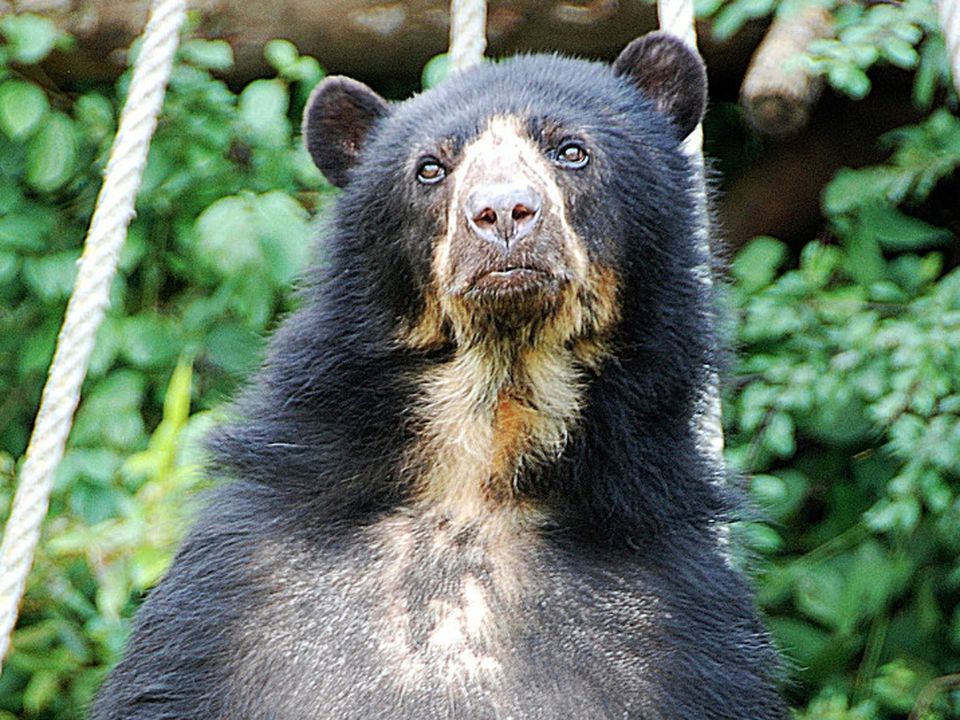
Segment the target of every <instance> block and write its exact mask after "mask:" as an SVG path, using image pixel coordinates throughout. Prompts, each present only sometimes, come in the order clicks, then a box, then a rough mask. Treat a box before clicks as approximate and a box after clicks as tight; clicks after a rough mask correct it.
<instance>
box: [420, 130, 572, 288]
mask: <svg viewBox="0 0 960 720" xmlns="http://www.w3.org/2000/svg"><path fill="white" fill-rule="evenodd" d="M555 172H556V170H555V169H554V168H552V167H551V165H550V163H549V162H548V161H547V159H546V158H545V157H544V155H543V153H542V151H541V150H540V148H538V147H537V146H536V145H535V144H534V143H533V141H532V140H530V138H529V137H527V136H526V133H525V131H524V130H523V128H522V127H521V124H520V122H519V120H518V119H517V118H515V117H500V116H495V117H493V118H491V120H490V122H489V124H488V126H487V129H486V130H485V131H484V132H483V133H482V134H481V135H480V137H478V138H477V139H476V140H474V141H473V142H472V143H470V144H469V145H468V146H467V147H466V148H465V149H464V150H463V156H462V158H461V160H460V163H459V164H458V166H457V167H456V169H455V170H454V171H453V173H452V178H451V179H452V180H453V189H452V191H451V194H450V198H451V200H450V205H449V207H448V209H447V228H446V234H445V235H444V237H443V238H442V239H441V241H440V242H439V243H438V244H437V247H436V250H435V253H434V268H435V270H436V273H437V278H438V279H439V281H440V284H441V287H442V288H443V289H444V290H447V291H448V292H451V291H454V292H455V291H458V290H462V289H463V288H461V287H458V286H457V285H456V284H455V278H453V277H452V276H451V269H452V268H451V248H452V247H453V246H454V243H455V242H456V236H457V235H458V233H461V232H462V231H463V229H464V220H463V213H462V208H463V205H464V203H465V202H466V199H467V196H468V195H469V191H470V189H471V188H473V187H474V186H475V185H477V184H478V183H483V182H497V181H501V180H506V179H512V180H518V179H525V180H527V181H528V182H530V183H531V184H532V185H533V186H534V187H536V188H538V189H539V190H540V191H541V192H543V193H544V194H545V195H546V198H545V200H546V202H545V203H544V204H545V206H546V209H547V211H548V212H549V213H551V214H552V215H553V216H554V219H555V221H556V222H557V223H558V224H559V227H560V230H561V232H560V233H559V235H560V238H561V239H562V242H563V249H564V251H565V254H567V255H568V258H569V261H570V267H569V268H567V270H568V272H571V273H572V275H573V276H574V279H575V280H581V281H582V280H583V279H585V277H586V273H587V268H588V258H587V254H586V251H585V249H584V245H583V242H582V241H581V240H580V238H579V236H578V235H577V233H576V232H575V230H574V229H573V227H572V226H571V225H570V223H569V220H568V219H567V213H566V199H565V198H564V196H563V192H562V191H561V189H560V187H559V186H558V185H557V183H556V181H555V180H554V178H553V174H554V173H555Z"/></svg>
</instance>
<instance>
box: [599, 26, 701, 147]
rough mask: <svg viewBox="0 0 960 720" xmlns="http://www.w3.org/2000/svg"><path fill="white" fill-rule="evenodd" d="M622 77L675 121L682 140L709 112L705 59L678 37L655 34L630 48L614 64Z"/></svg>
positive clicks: (650, 34)
mask: <svg viewBox="0 0 960 720" xmlns="http://www.w3.org/2000/svg"><path fill="white" fill-rule="evenodd" d="M613 71H614V72H615V73H616V74H617V75H622V76H624V77H626V78H627V79H628V80H630V81H631V82H633V84H634V85H635V86H636V87H637V88H638V89H639V90H640V91H641V92H642V93H643V94H644V95H646V96H647V97H648V98H649V99H650V100H652V101H653V104H654V106H655V107H656V108H657V110H659V111H660V112H662V113H663V114H664V115H666V116H667V117H668V118H670V119H671V120H672V121H673V124H674V127H676V128H677V134H678V136H679V139H681V140H682V139H683V138H685V137H686V136H687V135H689V134H690V133H691V132H692V131H693V129H694V128H695V127H696V126H697V123H699V122H700V120H702V119H703V113H704V111H705V110H706V109H707V70H706V68H705V67H704V65H703V60H701V59H700V56H699V55H698V54H697V53H696V51H695V50H691V49H690V48H689V47H687V45H686V44H685V43H684V42H683V40H681V39H680V38H678V37H674V36H673V35H670V34H668V33H665V32H652V33H647V34H646V35H642V36H640V37H638V38H637V39H636V40H634V41H633V42H631V43H630V44H629V45H627V46H626V47H625V48H624V49H623V52H621V53H620V56H619V57H618V58H617V59H616V60H614V61H613Z"/></svg>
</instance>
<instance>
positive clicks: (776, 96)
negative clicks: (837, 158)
mask: <svg viewBox="0 0 960 720" xmlns="http://www.w3.org/2000/svg"><path fill="white" fill-rule="evenodd" d="M832 28H833V25H832V23H831V21H830V15H829V13H828V12H827V11H826V10H825V9H824V8H822V7H820V6H818V5H807V6H805V7H803V8H801V9H800V10H798V11H795V12H791V13H784V14H782V15H779V16H778V17H777V18H776V19H775V20H774V21H773V23H772V24H771V25H770V28H769V30H767V34H766V36H765V37H764V39H763V42H761V43H760V45H759V47H757V50H756V52H755V53H754V54H753V58H752V60H751V61H750V66H749V68H748V69H747V74H746V76H745V77H744V79H743V85H742V86H741V90H740V103H741V105H742V106H743V109H744V113H745V114H746V117H747V122H749V123H750V125H751V126H752V127H753V128H754V129H756V130H757V131H758V132H760V133H762V134H764V135H768V136H772V137H778V138H786V137H790V136H792V135H795V134H796V133H797V132H799V131H800V130H801V129H802V128H804V127H805V126H806V124H807V122H808V121H809V119H810V113H811V111H812V109H813V106H814V105H815V104H816V102H817V99H818V98H819V97H820V91H821V89H822V87H823V81H822V78H820V77H819V76H814V75H812V74H811V73H810V72H809V71H808V70H807V69H806V68H803V67H800V66H797V65H795V64H794V65H793V66H791V65H790V61H791V60H792V59H793V58H795V57H796V56H797V55H798V54H799V53H801V52H803V51H804V50H805V49H806V48H807V47H808V46H809V45H810V43H811V42H812V41H814V40H816V39H818V38H825V37H828V36H829V35H830V34H831V32H832Z"/></svg>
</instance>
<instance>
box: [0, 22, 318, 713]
mask: <svg viewBox="0 0 960 720" xmlns="http://www.w3.org/2000/svg"><path fill="white" fill-rule="evenodd" d="M0 38H2V40H3V44H0V481H2V485H0V517H6V512H7V509H8V506H9V500H10V493H11V491H12V488H13V483H12V474H13V462H14V458H16V457H18V456H20V455H21V454H22V453H23V451H24V448H25V445H26V440H27V433H28V431H29V428H30V427H31V424H32V418H33V414H34V412H35V410H36V405H37V402H38V400H39V391H40V388H41V386H42V383H43V378H44V374H45V372H46V368H47V365H48V364H49V361H50V358H51V355H52V352H53V345H54V340H55V337H56V333H57V330H58V326H59V323H60V319H61V317H62V314H63V309H64V306H65V302H66V299H67V297H68V296H69V293H70V290H71V288H72V284H73V279H74V275H75V273H76V260H77V258H78V257H79V253H80V246H81V243H82V240H83V237H84V234H85V231H86V227H87V224H88V223H89V218H90V214H91V212H92V209H93V203H94V200H95V197H96V192H97V190H98V188H99V184H100V174H101V173H102V170H103V166H104V164H105V161H106V155H107V152H108V150H109V145H110V142H111V140H112V138H113V133H114V131H115V127H116V118H117V115H118V114H119V110H120V105H121V103H122V100H123V97H124V93H125V89H126V86H127V83H128V81H129V78H128V77H127V76H124V77H123V78H121V79H120V80H119V81H118V82H117V83H116V86H115V87H108V86H92V87H87V88H82V89H81V90H80V91H79V92H77V93H71V94H69V95H67V94H63V93H60V92H58V91H57V90H55V89H51V88H50V87H47V86H41V85H38V84H36V83H34V82H33V81H31V80H28V79H27V75H25V74H24V73H22V72H21V69H22V68H23V67H24V66H26V65H30V64H32V63H35V62H37V61H39V60H40V59H42V58H43V57H44V56H45V55H46V54H47V53H48V52H49V51H50V50H51V49H53V48H54V47H59V48H60V49H63V50H65V51H69V47H70V43H69V41H68V40H66V39H64V38H62V37H61V36H60V35H59V34H58V33H57V32H56V31H55V30H54V29H53V26H52V25H51V24H50V23H49V22H47V21H46V20H43V19H41V18H38V17H35V16H31V15H14V16H7V17H5V18H4V19H3V20H2V21H0ZM266 54H267V57H268V60H269V62H270V63H271V64H272V66H273V67H274V68H275V69H276V71H277V76H276V77H274V78H267V79H262V80H257V81H254V82H252V83H250V84H249V85H247V86H246V87H244V88H241V89H240V90H239V91H238V92H234V91H233V90H231V89H230V88H229V87H228V86H227V85H226V84H225V83H224V82H222V81H221V80H219V79H217V78H216V77H215V76H214V75H212V74H211V72H212V71H222V70H225V69H228V68H229V67H230V66H231V65H232V63H233V53H232V50H231V48H230V45H229V44H227V43H226V42H223V41H207V40H199V39H189V40H186V41H185V42H184V43H183V45H182V47H181V48H180V52H179V58H178V62H177V65H176V67H175V68H174V70H173V74H172V77H171V81H170V87H169V91H168V95H167V97H166V103H165V106H164V111H163V116H162V118H161V121H160V124H159V126H158V128H157V133H156V136H155V138H154V141H153V145H152V148H151V151H150V157H149V163H148V166H147V169H146V172H145V176H144V182H143V187H142V189H141V191H140V195H139V198H138V201H137V217H136V219H135V220H134V222H133V224H132V225H131V227H130V233H129V238H128V241H127V244H126V246H125V247H124V250H123V253H122V256H121V262H120V271H119V275H118V277H117V279H116V282H115V283H114V287H113V292H112V298H111V300H112V306H111V309H110V311H109V313H108V316H107V318H106V320H105V322H104V325H103V327H102V329H101V331H100V333H99V336H98V338H97V345H96V350H95V352H94V357H93V360H92V365H91V368H90V373H89V377H88V379H87V382H86V385H85V387H84V392H83V401H82V403H81V405H80V408H79V410H78V412H77V415H76V421H75V425H74V428H73V432H72V434H71V438H70V443H69V448H68V451H67V454H66V457H65V458H64V461H63V464H62V466H61V467H60V470H59V473H58V476H57V480H56V487H55V491H54V496H53V499H52V503H51V509H50V516H49V519H48V523H47V526H46V528H45V534H44V538H45V540H44V542H43V544H42V546H41V552H40V555H39V556H38V558H37V561H36V564H35V567H34V571H33V573H32V575H31V578H30V582H29V587H28V592H27V596H26V599H25V601H24V606H23V613H22V617H21V621H20V624H19V627H18V629H17V631H16V633H15V635H14V638H13V652H12V653H11V655H10V657H9V659H8V662H7V664H6V666H5V667H4V672H3V675H2V676H0V718H12V717H20V718H75V717H80V716H81V715H82V708H83V707H84V706H85V705H86V703H87V702H88V701H89V698H90V697H91V693H92V691H93V689H94V688H95V687H96V685H97V683H98V682H99V679H100V678H101V676H102V673H103V670H104V668H105V667H106V666H107V665H109V664H110V663H112V662H114V661H115V660H116V659H117V658H118V656H119V652H120V648H121V647H122V643H123V640H124V638H125V636H126V633H127V629H128V628H127V624H128V620H127V618H129V616H130V614H131V611H132V608H133V606H134V604H135V603H136V602H137V600H138V598H139V597H140V595H141V594H142V592H143V591H144V590H145V589H146V588H148V587H150V586H151V585H152V584H153V583H154V582H155V581H156V579H157V578H158V577H159V576H160V574H161V573H162V572H163V569H164V568H165V567H166V565H167V563H168V562H169V559H170V553H171V550H172V548H173V547H174V546H175V544H176V541H177V539H178V533H179V531H180V530H181V529H182V528H183V527H184V526H185V525H186V524H187V519H186V518H184V517H183V515H184V512H183V510H182V508H183V507H184V498H185V497H186V496H187V495H188V494H189V493H190V491H193V490H195V489H196V487H197V484H198V475H197V473H196V472H195V469H196V467H197V465H198V462H199V460H198V458H196V457H194V456H193V455H191V454H190V452H189V446H190V444H191V443H189V442H187V439H188V438H194V437H196V436H197V435H198V434H199V433H200V432H201V431H202V429H203V427H205V426H206V425H207V424H208V422H209V418H210V416H209V414H208V413H207V412H206V408H209V407H211V406H213V405H216V404H218V403H220V402H222V401H223V399H224V398H225V397H227V396H228V394H229V393H230V392H231V390H232V388H233V387H234V386H235V384H236V382H237V381H238V380H239V379H240V378H242V377H243V376H245V375H246V374H247V373H249V371H250V370H251V369H252V368H254V367H255V366H256V364H257V362H258V361H259V358H260V356H261V351H262V344H263V338H264V337H265V335H266V333H267V332H268V331H269V329H270V327H271V326H272V324H273V323H274V318H275V317H276V316H277V314H278V313H279V312H282V311H284V310H285V309H288V308H289V300H287V299H286V298H288V296H289V288H290V285H291V283H292V281H293V280H294V278H295V277H296V276H297V275H298V274H299V273H300V272H301V271H302V270H303V268H304V267H305V265H306V263H307V261H308V255H309V252H310V235H311V230H310V223H309V216H310V214H311V211H313V210H315V209H316V208H317V207H318V206H319V205H322V204H323V203H324V202H325V199H326V198H327V197H329V192H330V188H329V187H328V186H326V185H325V184H324V182H323V180H322V178H321V177H320V175H319V173H318V172H317V171H316V170H315V168H314V167H313V165H312V163H311V162H310V160H309V157H308V156H307V154H306V152H305V151H304V150H303V149H302V148H301V146H300V143H299V141H298V140H297V139H296V138H294V137H292V134H293V129H294V128H295V127H297V119H298V118H299V114H300V112H301V110H302V107H303V103H304V101H305V99H306V97H307V94H308V93H309V91H310V89H311V88H312V87H313V85H315V84H316V82H317V81H318V80H319V79H320V77H321V76H322V72H321V70H320V67H319V65H318V64H317V62H316V60H314V59H313V58H309V57H303V56H301V55H300V54H299V53H298V52H297V50H296V48H295V47H294V46H293V45H291V44H290V43H288V42H286V41H279V40H278V41H274V42H272V43H270V44H269V45H268V46H267V47H266ZM184 358H188V359H189V360H186V359H184ZM164 398H165V400H164ZM191 403H193V404H194V406H195V407H196V408H198V410H199V412H198V413H197V414H195V415H193V416H189V408H190V406H191ZM151 430H152V433H151ZM193 444H196V443H193Z"/></svg>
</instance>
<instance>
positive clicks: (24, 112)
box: [0, 80, 50, 140]
mask: <svg viewBox="0 0 960 720" xmlns="http://www.w3.org/2000/svg"><path fill="white" fill-rule="evenodd" d="M49 110H50V103H49V102H48V101H47V95H46V93H44V92H43V90H41V89H40V88H39V87H38V86H36V85H34V84H33V83H28V82H23V81H22V80H7V81H6V82H4V83H3V84H0V130H2V131H3V132H5V133H6V134H7V136H8V137H9V138H10V139H11V140H23V139H25V138H27V137H29V136H30V135H31V134H32V133H33V131H34V129H36V127H37V125H38V124H39V123H40V122H41V121H42V120H43V118H44V117H45V116H46V114H47V112H49Z"/></svg>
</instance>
